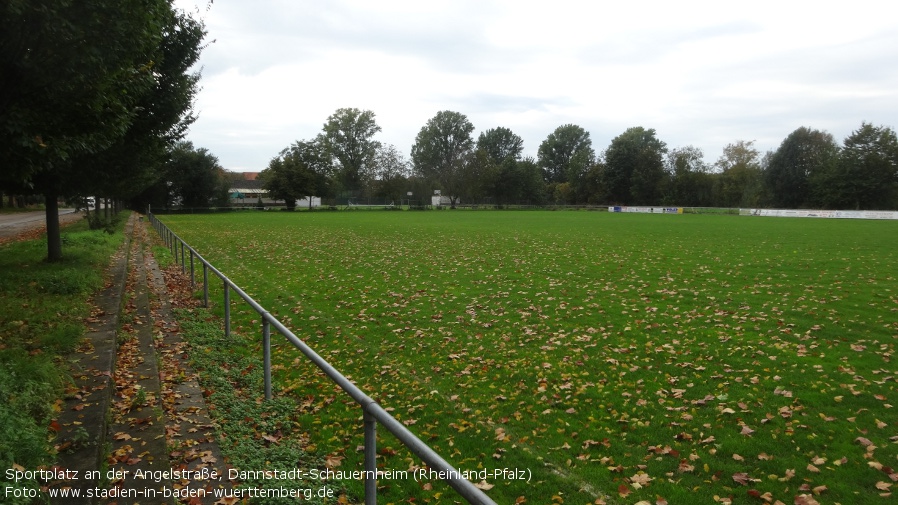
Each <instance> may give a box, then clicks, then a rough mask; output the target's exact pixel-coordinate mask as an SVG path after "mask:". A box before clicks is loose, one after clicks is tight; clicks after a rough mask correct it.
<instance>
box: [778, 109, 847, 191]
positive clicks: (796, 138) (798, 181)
mask: <svg viewBox="0 0 898 505" xmlns="http://www.w3.org/2000/svg"><path fill="white" fill-rule="evenodd" d="M838 156H839V146H838V144H836V141H835V140H834V139H833V136H832V135H830V134H829V133H826V132H823V131H820V130H814V129H811V128H807V127H805V126H802V127H800V128H798V129H796V130H795V131H793V132H792V133H790V134H789V136H788V137H786V138H785V140H783V142H782V144H780V146H779V148H778V149H777V150H776V151H775V152H774V153H773V154H772V155H771V157H770V163H769V164H768V165H767V167H766V169H765V171H764V179H765V180H764V182H765V184H766V186H767V188H768V190H769V194H770V199H771V201H770V203H771V204H772V205H773V206H775V207H783V208H792V209H796V208H804V207H810V206H813V205H815V204H817V203H818V202H815V198H814V197H813V190H812V185H813V184H814V181H815V180H817V181H819V179H820V178H821V177H822V175H823V174H824V173H825V172H827V171H830V170H832V169H833V166H834V164H835V163H837V162H838Z"/></svg>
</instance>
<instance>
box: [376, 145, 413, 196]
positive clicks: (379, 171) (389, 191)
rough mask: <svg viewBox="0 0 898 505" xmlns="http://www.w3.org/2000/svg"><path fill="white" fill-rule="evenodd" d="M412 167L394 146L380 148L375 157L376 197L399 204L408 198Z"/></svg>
mask: <svg viewBox="0 0 898 505" xmlns="http://www.w3.org/2000/svg"><path fill="white" fill-rule="evenodd" d="M411 172H412V170H411V165H410V164H409V162H408V160H406V159H405V157H404V156H403V155H402V153H401V152H400V151H399V149H397V148H396V146H394V145H392V144H387V145H382V146H380V147H378V149H377V152H376V153H375V156H374V184H375V187H374V188H373V194H374V196H381V197H385V198H388V199H389V200H390V201H392V202H394V203H397V204H398V203H399V202H400V201H402V199H403V198H405V197H406V193H407V192H408V189H409V178H410V177H411Z"/></svg>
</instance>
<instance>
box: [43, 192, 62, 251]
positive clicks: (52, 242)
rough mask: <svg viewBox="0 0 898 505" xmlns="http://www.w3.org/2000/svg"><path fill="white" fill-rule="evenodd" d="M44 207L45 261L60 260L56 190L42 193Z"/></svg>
mask: <svg viewBox="0 0 898 505" xmlns="http://www.w3.org/2000/svg"><path fill="white" fill-rule="evenodd" d="M44 207H46V209H47V211H46V212H47V261H50V262H53V261H60V260H62V237H61V236H60V234H59V202H58V201H57V195H56V191H52V190H48V191H47V192H46V193H44Z"/></svg>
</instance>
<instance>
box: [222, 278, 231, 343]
mask: <svg viewBox="0 0 898 505" xmlns="http://www.w3.org/2000/svg"><path fill="white" fill-rule="evenodd" d="M222 282H223V283H224V326H225V338H230V336H231V288H230V287H229V286H228V281H226V280H224V279H222Z"/></svg>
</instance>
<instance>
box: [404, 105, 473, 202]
mask: <svg viewBox="0 0 898 505" xmlns="http://www.w3.org/2000/svg"><path fill="white" fill-rule="evenodd" d="M473 131H474V125H473V124H471V122H470V121H469V120H468V117H467V116H465V115H464V114H461V113H459V112H453V111H448V110H443V111H440V112H437V114H436V115H435V116H434V117H432V118H430V119H428V120H427V124H425V125H424V126H423V127H422V128H421V131H419V132H418V135H417V136H416V137H415V144H414V145H413V146H412V163H413V164H414V168H415V173H416V174H417V175H419V176H421V177H422V178H423V179H425V180H429V181H434V182H435V183H436V184H437V185H439V186H440V189H442V190H443V194H444V196H448V197H449V198H451V199H452V201H453V204H454V202H455V198H456V197H458V196H459V189H460V188H461V187H462V186H464V185H465V183H466V182H469V181H466V180H465V178H464V177H465V171H464V170H465V166H466V164H467V163H468V162H469V160H470V158H471V154H472V152H473V149H474V139H473V138H472V137H471V133H472V132H473Z"/></svg>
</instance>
